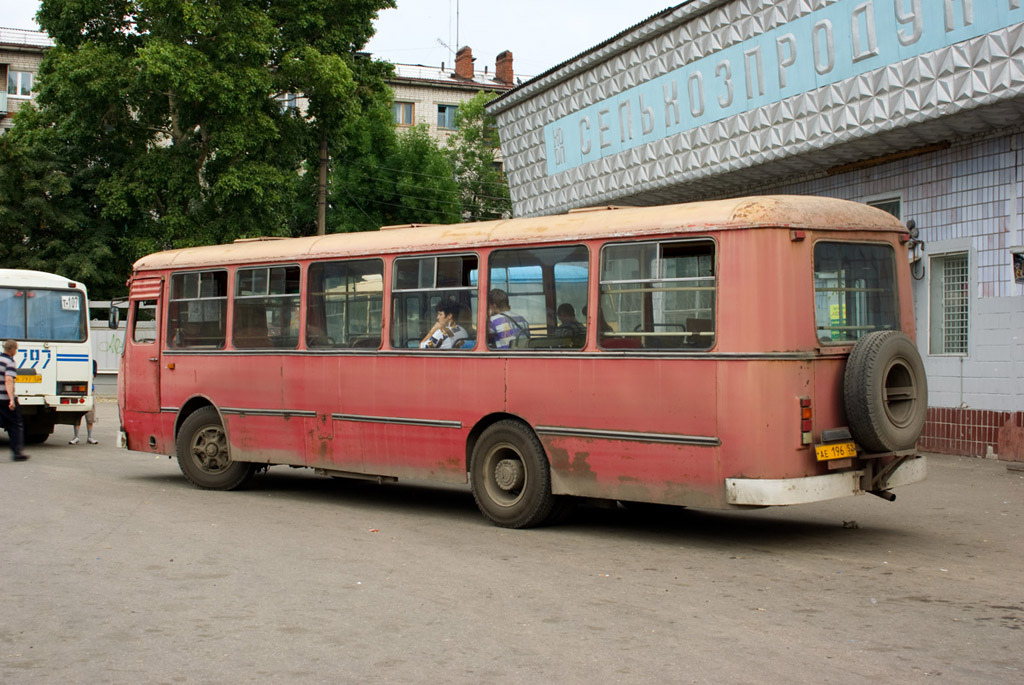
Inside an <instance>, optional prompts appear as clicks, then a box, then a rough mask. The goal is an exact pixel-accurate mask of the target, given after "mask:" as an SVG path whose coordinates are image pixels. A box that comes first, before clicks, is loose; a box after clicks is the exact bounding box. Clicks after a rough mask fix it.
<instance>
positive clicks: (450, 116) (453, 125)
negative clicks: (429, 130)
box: [437, 102, 459, 131]
mask: <svg viewBox="0 0 1024 685" xmlns="http://www.w3.org/2000/svg"><path fill="white" fill-rule="evenodd" d="M442 108H443V109H444V110H445V115H444V118H445V123H444V124H442V123H441V110H442ZM449 110H450V113H449ZM458 113H459V106H458V105H449V104H446V103H442V102H439V103H438V104H437V128H438V129H440V130H442V131H458V130H459V126H458V124H457V122H456V121H455V117H456V116H457V115H458ZM449 124H450V125H449Z"/></svg>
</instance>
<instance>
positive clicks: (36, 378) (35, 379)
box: [14, 375, 43, 383]
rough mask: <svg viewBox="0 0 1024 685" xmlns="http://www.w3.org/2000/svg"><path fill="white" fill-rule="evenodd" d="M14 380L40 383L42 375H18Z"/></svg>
mask: <svg viewBox="0 0 1024 685" xmlns="http://www.w3.org/2000/svg"><path fill="white" fill-rule="evenodd" d="M14 380H16V381H17V382H19V383H42V382H43V377H42V376H38V375H37V376H18V377H17V378H15V379H14Z"/></svg>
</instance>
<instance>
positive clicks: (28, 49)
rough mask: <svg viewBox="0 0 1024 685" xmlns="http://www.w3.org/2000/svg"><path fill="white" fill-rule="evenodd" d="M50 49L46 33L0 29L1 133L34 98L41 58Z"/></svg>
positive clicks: (50, 45)
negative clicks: (24, 105)
mask: <svg viewBox="0 0 1024 685" xmlns="http://www.w3.org/2000/svg"><path fill="white" fill-rule="evenodd" d="M51 47H53V41H52V40H51V39H50V38H49V36H47V35H46V34H45V33H41V32H39V31H26V30H24V29H7V28H2V27H0V78H2V79H3V82H4V83H6V84H7V87H6V88H5V89H4V90H2V91H0V133H2V132H3V131H5V130H6V129H9V128H10V127H11V126H13V125H14V124H13V121H12V119H11V117H13V116H14V113H15V112H17V111H18V108H19V107H21V105H22V104H23V103H25V102H28V101H29V100H31V99H32V97H33V89H34V88H33V86H34V83H35V78H36V74H37V73H39V65H40V64H41V63H42V61H43V55H44V54H45V53H46V51H47V50H49V49H50V48H51Z"/></svg>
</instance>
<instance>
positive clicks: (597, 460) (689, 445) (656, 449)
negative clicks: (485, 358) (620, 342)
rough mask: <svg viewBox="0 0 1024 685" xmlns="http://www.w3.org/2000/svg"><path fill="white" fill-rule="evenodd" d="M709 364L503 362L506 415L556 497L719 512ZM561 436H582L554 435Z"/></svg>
mask: <svg viewBox="0 0 1024 685" xmlns="http://www.w3.org/2000/svg"><path fill="white" fill-rule="evenodd" d="M716 364H717V362H715V361H711V360H700V359H694V360H690V359H686V360H680V359H659V358H647V359H637V358H609V359H572V358H570V357H568V356H566V357H565V358H562V359H526V358H524V359H510V360H509V362H508V367H509V372H508V388H509V402H508V406H509V411H510V412H511V413H513V414H517V415H520V416H523V417H525V418H527V420H529V421H530V423H531V425H533V427H534V429H535V430H536V431H537V432H538V434H539V435H540V437H541V440H542V442H543V443H544V446H545V448H546V450H547V452H548V458H549V460H550V462H551V469H552V481H553V487H554V489H555V491H556V492H557V493H559V494H572V495H580V496H587V497H601V498H608V499H624V500H631V501H645V502H666V503H672V504H686V505H691V506H717V505H718V504H719V503H720V502H721V501H722V499H723V497H724V494H723V493H724V490H723V486H722V478H721V473H720V470H719V463H718V459H719V456H718V449H717V447H716V446H715V443H716V440H717V439H718V437H719V435H718V430H717V425H718V422H717V419H716V416H715V411H716V407H717V402H716V399H715V398H716V396H717V394H718V392H717V388H716V381H715V373H716ZM560 429H561V430H563V431H573V430H574V429H576V430H578V429H582V430H583V431H586V432H587V433H588V435H585V436H573V435H559V431H560ZM616 432H620V433H621V432H625V433H630V434H631V435H630V436H629V439H623V438H622V436H617V435H616ZM697 443H704V444H697Z"/></svg>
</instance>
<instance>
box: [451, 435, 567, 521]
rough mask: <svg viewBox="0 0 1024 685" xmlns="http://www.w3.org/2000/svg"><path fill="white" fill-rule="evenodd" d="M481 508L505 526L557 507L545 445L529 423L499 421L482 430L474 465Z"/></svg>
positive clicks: (545, 517) (544, 516)
mask: <svg viewBox="0 0 1024 685" xmlns="http://www.w3.org/2000/svg"><path fill="white" fill-rule="evenodd" d="M469 472H470V484H471V485H472V487H473V498H474V499H475V500H476V504H477V506H478V507H479V508H480V511H481V513H483V515H484V516H486V517H487V518H488V519H489V520H490V521H491V522H492V523H494V524H495V525H498V526H502V527H503V528H529V527H531V526H536V525H539V524H541V523H544V522H545V521H546V520H548V518H549V517H550V516H551V515H552V513H554V512H555V496H554V495H552V494H551V471H550V468H549V466H548V460H547V457H545V455H544V447H543V445H541V444H540V440H538V439H537V436H536V435H535V434H534V432H533V431H532V430H530V428H529V427H528V426H525V425H523V424H522V423H519V422H518V421H508V420H506V421H499V422H497V423H495V424H494V425H493V426H491V427H490V428H488V429H487V430H485V431H484V432H483V435H481V436H480V440H479V441H478V442H477V444H476V447H474V448H473V456H472V459H471V460H470V466H469Z"/></svg>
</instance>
